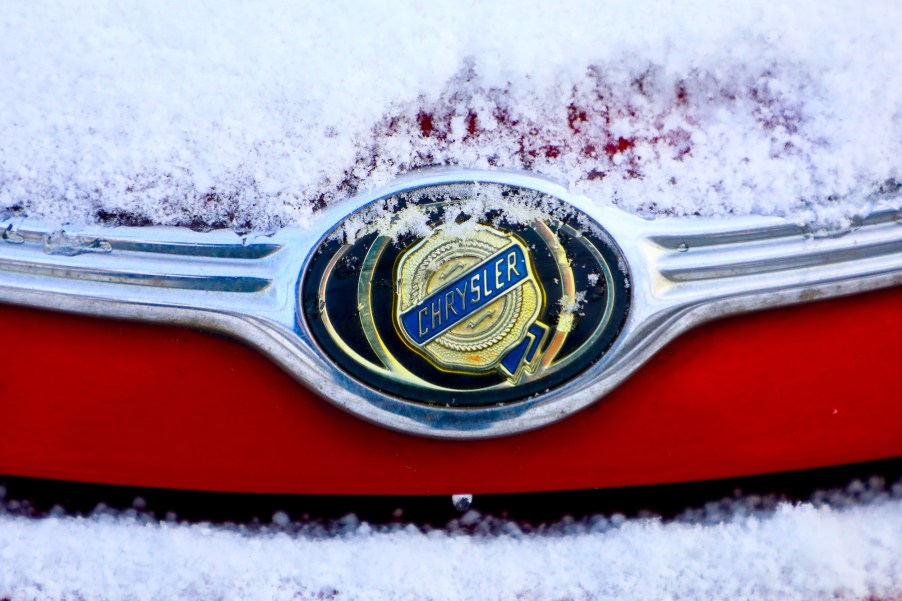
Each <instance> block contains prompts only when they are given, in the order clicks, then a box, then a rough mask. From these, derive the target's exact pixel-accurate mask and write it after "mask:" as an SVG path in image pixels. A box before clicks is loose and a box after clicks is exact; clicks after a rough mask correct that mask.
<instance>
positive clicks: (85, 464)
mask: <svg viewBox="0 0 902 601" xmlns="http://www.w3.org/2000/svg"><path fill="white" fill-rule="evenodd" d="M900 309H902V288H896V289H893V290H887V291H881V292H874V293H870V294H867V295H862V296H857V297H851V298H845V299H837V300H832V301H825V302H819V303H814V304H808V305H803V306H797V307H789V308H784V309H779V310H773V311H767V312H761V313H756V314H751V315H746V316H742V317H737V318H732V319H728V320H724V321H721V322H717V323H714V324H709V325H707V326H705V327H703V328H701V329H698V330H696V331H694V332H690V333H688V334H686V335H684V336H683V337H682V338H680V339H678V340H677V341H675V342H673V343H672V344H670V345H669V346H668V347H667V348H665V349H664V350H663V351H662V352H661V353H659V355H658V356H657V357H655V358H654V359H653V360H652V361H651V362H650V363H649V364H648V365H647V366H646V367H645V368H643V369H642V370H640V372H639V373H637V374H636V375H635V376H633V377H632V378H631V379H630V380H629V381H628V382H627V383H625V384H624V385H622V386H621V387H620V388H619V389H618V390H616V391H614V392H613V393H612V394H610V395H609V396H608V397H607V398H605V399H604V400H602V401H601V402H599V403H596V404H595V405H593V406H592V407H590V408H588V409H586V410H584V411H582V412H581V413H578V414H576V415H575V416H573V417H571V418H569V419H567V420H564V421H563V422H561V423H558V424H555V425H552V426H550V427H547V428H544V429H542V430H539V431H536V432H532V433H527V434H523V435H518V436H513V437H509V438H505V439H498V440H491V441H479V442H447V441H436V440H426V439H419V438H415V437H411V436H408V435H404V434H398V433H394V432H389V431H386V430H383V429H381V428H379V427H376V426H372V425H369V424H366V423H363V422H361V421H360V420H358V419H356V418H354V417H351V416H349V415H346V414H344V413H342V412H341V411H339V410H338V409H335V408H333V407H332V406H331V405H329V404H328V403H326V402H324V401H323V400H321V399H319V398H317V397H316V395H314V394H312V393H310V392H309V391H307V390H305V389H304V388H303V387H302V386H301V385H299V384H297V383H296V382H295V381H294V380H292V379H291V378H290V377H289V376H287V375H286V374H285V373H283V372H282V371H280V370H279V369H278V368H276V367H275V366H273V365H272V364H270V363H269V362H268V361H267V360H266V359H265V358H264V357H262V356H261V355H259V354H257V353H256V352H255V351H252V350H250V349H248V348H245V347H244V346H242V345H241V344H239V343H236V342H233V341H230V340H226V339H223V338H219V337H216V336H212V335H209V334H204V333H198V332H193V331H189V330H184V329H181V328H175V327H163V326H158V325H152V324H142V323H128V322H120V321H107V320H101V319H93V318H85V317H80V316H72V315H64V314H56V313H51V312H44V311H37V310H30V309H22V308H17V307H10V306H2V305H0V323H2V324H3V329H2V332H3V333H2V337H0V473H2V474H8V475H27V476H39V477H50V478H60V479H71V480H83V481H92V482H106V483H119V484H132V485H143V486H160V487H169V488H190V489H205V490H223V491H256V492H292V493H352V494H381V493H392V494H407V493H436V494H437V493H443V494H444V493H452V492H472V493H487V492H513V491H533V490H554V489H572V488H591V487H607V486H622V485H631V484H647V483H655V482H675V481H685V480H694V479H707V478H718V477H730V476H739V475H746V474H754V473H763V472H770V471H781V470H791V469H801V468H809V467H816V466H823V465H831V464H839V463H848V462H855V461H864V460H871V459H878V458H885V457H891V456H902V393H900V386H899V383H900V378H899V376H900V369H902V319H900V315H902V311H900Z"/></svg>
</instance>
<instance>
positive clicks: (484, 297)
mask: <svg viewBox="0 0 902 601" xmlns="http://www.w3.org/2000/svg"><path fill="white" fill-rule="evenodd" d="M528 276H529V272H528V271H527V269H526V255H525V254H524V253H523V249H522V248H521V247H520V246H519V245H516V244H514V245H511V246H509V247H507V248H505V249H504V250H502V251H500V252H498V253H495V254H494V255H492V256H491V257H489V258H488V259H486V260H485V261H483V262H481V263H479V265H477V266H476V267H475V268H474V269H471V270H470V271H468V272H467V273H465V274H463V275H462V276H460V277H459V278H457V279H456V280H453V281H452V282H451V283H450V284H448V285H446V286H443V287H442V288H440V289H439V290H436V291H435V292H433V293H432V294H430V295H429V296H427V297H426V298H425V299H424V300H423V301H422V302H421V303H419V304H417V305H415V306H414V307H412V308H411V309H409V310H407V311H406V312H405V313H403V314H402V315H401V320H400V321H401V325H402V327H403V328H404V331H405V332H406V333H407V335H408V336H410V339H411V340H412V341H413V342H415V343H416V344H420V345H422V344H425V343H426V342H428V341H430V340H431V339H433V338H435V337H436V336H438V335H439V334H441V333H443V332H445V331H447V330H448V329H450V328H453V327H454V326H456V325H457V324H458V323H460V322H461V321H463V320H464V319H466V318H467V317H469V316H470V315H473V314H474V313H476V312H477V311H479V310H480V309H482V308H483V307H485V306H486V305H488V304H489V303H492V302H494V301H496V300H498V299H499V298H501V297H502V296H504V295H505V294H507V293H508V292H510V291H511V290H513V289H514V288H516V287H517V285H519V284H520V283H522V282H523V281H525V280H526V279H527V277H528Z"/></svg>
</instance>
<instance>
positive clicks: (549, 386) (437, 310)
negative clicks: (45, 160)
mask: <svg viewBox="0 0 902 601" xmlns="http://www.w3.org/2000/svg"><path fill="white" fill-rule="evenodd" d="M900 217H902V213H900V212H899V210H898V207H891V206H889V205H888V206H887V207H886V208H885V209H884V210H881V211H878V212H876V213H874V214H872V215H870V216H869V217H867V218H865V219H862V220H859V222H857V223H855V224H853V227H851V228H849V229H848V230H847V231H844V232H836V233H834V234H832V235H816V234H812V233H811V232H809V231H808V230H806V229H805V228H802V227H799V226H797V225H794V224H792V223H789V222H787V221H785V220H781V219H777V218H763V217H754V218H731V219H692V220H683V219H658V220H645V219H641V218H638V217H635V216H632V215H629V214H626V213H623V212H621V211H619V210H616V209H613V208H602V207H599V206H597V205H595V204H593V203H591V202H588V201H586V200H585V199H582V198H579V197H575V196H573V195H571V194H569V193H568V192H567V191H566V190H565V189H563V188H562V187H560V186H558V185H556V184H554V183H551V182H549V181H546V180H544V179H540V178H537V177H532V176H529V175H525V174H518V173H500V172H472V171H448V170H436V171H430V172H424V173H418V174H416V175H414V176H412V177H410V178H408V179H405V180H402V181H400V182H398V183H396V184H395V185H394V186H393V187H392V188H390V189H389V190H386V191H385V192H383V193H382V194H379V195H377V196H372V197H368V198H358V199H355V200H352V201H350V202H349V203H346V204H344V205H341V206H336V207H334V208H332V209H330V210H327V211H324V212H323V213H321V214H319V216H318V220H317V221H316V222H315V223H314V225H313V226H311V227H310V228H307V229H302V228H286V229H283V230H280V231H278V232H276V233H273V234H259V235H250V236H244V237H242V236H239V235H238V234H235V233H233V232H225V231H218V232H209V233H197V232H191V231H187V230H183V229H178V228H161V227H151V228H126V227H120V228H102V227H97V228H94V229H86V230H78V231H76V230H71V231H70V230H68V229H67V230H66V231H52V230H49V229H46V228H42V227H40V226H39V225H35V224H32V223H28V222H27V221H24V222H22V221H7V222H3V223H0V300H2V301H6V302H12V303H19V304H26V305H32V306H40V307H47V308H53V309H62V310H67V311H75V312H81V313H90V314H96V315H104V316H119V317H125V318H136V319H148V320H160V321H167V322H174V323H181V324H185V325H190V326H196V327H200V328H205V329H210V330H217V331H222V332H225V333H228V334H230V335H232V336H234V337H237V338H239V339H242V340H244V341H246V342H247V343H249V344H251V345H253V346H255V347H257V348H258V349H259V350H261V351H262V352H264V353H265V354H267V355H268V356H269V357H271V358H272V359H273V360H274V361H276V362H277V363H278V364H279V365H281V366H282V367H283V368H284V369H286V370H287V371H288V372H290V373H291V374H293V375H294V376H295V377H296V378H297V379H298V380H300V381H301V382H303V383H304V384H306V385H307V386H308V387H310V388H311V389H313V390H315V391H317V392H319V393H320V394H321V395H322V396H323V397H324V398H325V399H327V400H329V401H330V402H332V403H335V404H337V405H339V406H340V407H342V408H344V409H346V410H348V411H350V412H351V413H354V414H356V415H358V416H360V417H363V418H365V419H367V420H370V421H373V422H376V423H378V424H382V425H384V426H387V427H390V428H394V429H397V430H401V431H405V432H411V433H416V434H422V435H427V436H437V437H445V438H480V437H490V436H498V435H504V434H511V433H515V432H520V431H524V430H529V429H532V428H536V427H539V426H542V425H544V424H548V423H551V422H554V421H556V420H559V419H561V418H563V417H565V416H567V415H569V414H571V413H573V412H575V411H577V410H579V409H581V408H583V407H585V406H587V405H589V404H591V403H593V402H595V401H597V400H598V399H600V398H601V397H602V396H604V394H605V393H606V392H608V391H609V390H611V389H612V388H613V387H614V386H616V385H617V384H618V383H620V382H621V381H623V380H624V379H625V378H626V377H628V376H629V375H630V374H631V373H633V372H634V371H635V370H636V369H638V368H639V367H640V366H641V365H642V364H643V363H644V362H645V361H646V360H647V359H648V358H649V357H650V356H651V355H652V354H653V353H654V352H655V351H657V350H658V349H659V348H661V347H662V346H663V345H664V344H665V343H666V342H667V341H668V340H670V339H672V338H674V337H675V336H677V335H678V334H679V333H680V332H682V331H684V330H686V329H687V328H689V327H691V326H693V325H695V324H698V323H700V322H703V321H707V320H710V319H713V318H716V317H719V316H722V315H726V314H730V313H736V312H741V311H748V310H753V309H757V308H762V307H768V306H775V305H780V304H787V303H793V302H799V301H804V300H810V299H815V298H822V297H829V296H837V295H843V294H851V293H855V292H859V291H864V290H870V289H876V288H881V287H887V286H894V285H898V284H900V283H902V225H900V221H902V218H900Z"/></svg>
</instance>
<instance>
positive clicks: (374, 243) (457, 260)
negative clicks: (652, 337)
mask: <svg viewBox="0 0 902 601" xmlns="http://www.w3.org/2000/svg"><path fill="white" fill-rule="evenodd" d="M472 191H473V188H472V187H471V186H463V187H462V186H460V185H459V184H458V185H448V184H437V185H425V186H418V187H416V188H414V189H412V190H407V191H403V192H400V193H397V194H394V195H391V196H388V197H385V198H381V199H379V200H378V201H376V202H374V203H373V204H371V205H368V207H370V208H372V209H374V210H373V213H374V214H375V215H376V216H377V217H381V218H382V219H384V216H385V215H386V214H387V212H388V211H391V212H392V213H393V214H394V217H392V220H393V221H399V220H402V219H410V215H409V214H408V215H404V213H405V212H408V213H410V212H413V213H417V212H419V213H420V214H421V216H422V217H423V219H424V222H423V225H424V226H425V229H426V230H427V231H428V233H426V234H425V235H418V234H415V233H409V232H408V233H400V234H396V235H395V236H392V235H391V234H390V233H387V232H385V231H384V228H380V227H379V226H378V225H374V226H373V228H372V231H368V232H367V233H366V234H365V235H360V231H359V230H357V231H355V235H356V239H354V240H348V236H347V235H346V234H343V233H342V226H343V223H344V222H340V223H339V224H337V225H336V227H335V228H334V229H333V230H331V231H330V232H329V233H327V234H326V236H325V237H324V239H323V240H322V241H321V243H320V245H319V246H318V248H317V250H316V251H314V254H313V257H312V258H311V260H310V262H309V263H308V264H307V265H306V266H305V268H304V274H305V275H304V278H303V279H302V284H301V286H300V293H299V294H300V297H301V299H302V302H301V304H300V306H301V307H303V308H304V310H303V315H302V316H301V318H302V319H303V320H304V321H305V325H306V327H307V328H308V330H309V331H310V333H311V335H312V338H313V339H314V340H315V341H316V342H317V344H318V346H319V348H320V349H321V350H322V352H323V353H324V355H325V356H327V357H328V358H329V359H330V360H331V361H333V362H335V363H336V364H337V365H338V366H339V367H340V368H341V369H343V370H344V371H345V372H346V373H347V374H348V375H349V376H350V377H352V378H355V379H356V380H357V381H358V382H359V383H361V384H364V385H368V386H370V387H372V388H374V389H376V390H378V391H380V392H384V393H387V394H389V395H391V396H392V397H394V398H397V399H398V400H399V402H398V406H397V409H396V410H397V411H398V412H402V411H408V410H409V409H410V407H406V406H405V405H406V404H410V403H416V404H419V405H421V406H424V407H425V408H427V409H428V408H436V409H438V410H439V411H446V410H447V409H461V408H468V409H471V410H474V409H481V408H487V407H490V408H495V409H497V408H500V407H502V406H504V405H510V404H516V403H518V402H522V401H523V400H524V399H528V398H529V397H531V396H534V395H536V394H538V393H541V392H543V391H545V390H547V389H551V388H554V387H556V386H558V385H560V384H561V383H563V382H566V381H567V380H569V379H571V378H573V377H575V376H577V375H578V374H579V373H581V372H582V371H584V370H585V369H587V368H588V367H589V366H590V365H592V364H593V363H595V362H596V361H598V360H599V359H601V358H602V357H603V356H604V353H605V351H607V349H608V348H610V346H611V344H613V342H614V340H615V339H616V337H617V334H618V333H619V332H620V330H621V329H622V327H623V325H624V323H625V321H626V318H627V315H628V310H629V302H630V293H629V287H628V286H629V284H628V282H629V276H628V274H627V273H626V262H625V261H624V259H623V255H622V254H621V252H620V250H619V249H618V248H617V247H616V245H615V244H614V243H613V241H612V240H611V238H610V236H609V235H608V234H607V232H605V231H604V229H603V228H602V227H601V226H600V225H599V224H597V223H596V222H594V220H592V219H591V218H589V217H588V216H587V215H584V214H582V213H580V212H579V211H578V210H576V209H575V208H573V207H570V206H567V205H563V204H561V203H560V201H558V200H557V199H555V198H553V197H550V196H548V195H547V194H542V193H540V192H537V191H535V190H530V189H526V188H523V187H518V186H510V185H506V184H492V183H489V184H486V183H483V184H482V187H481V188H479V193H480V194H482V195H484V196H486V195H488V196H494V197H496V198H502V199H504V201H505V202H507V203H517V204H519V205H520V206H521V207H522V206H537V205H538V206H554V205H556V206H555V209H556V211H555V213H556V214H555V215H553V216H552V215H550V214H547V213H545V212H543V211H536V212H533V213H531V214H527V215H526V216H521V220H520V221H519V222H514V221H512V220H511V218H510V217H509V216H507V215H505V213H504V211H499V210H495V209H489V210H483V209H482V206H483V203H477V211H478V212H479V213H480V214H478V215H475V214H468V213H467V212H466V209H465V208H464V207H462V205H466V204H467V203H468V202H469V201H472V194H471V193H472ZM549 203H550V204H549ZM364 209H366V207H365V208H364ZM462 209H464V210H462ZM449 214H450V215H449ZM360 215H361V213H360V212H359V211H358V212H355V213H353V214H352V216H351V218H357V217H358V216H360ZM449 217H450V222H449ZM377 221H378V219H377ZM470 414H471V415H473V412H472V411H471V412H470ZM471 419H472V418H471Z"/></svg>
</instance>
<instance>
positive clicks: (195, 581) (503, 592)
mask: <svg viewBox="0 0 902 601" xmlns="http://www.w3.org/2000/svg"><path fill="white" fill-rule="evenodd" d="M863 499H865V500H863ZM477 502H478V499H477ZM772 502H773V499H768V498H766V497H765V498H761V497H752V496H749V497H743V498H740V499H738V500H733V501H731V502H725V503H712V504H710V505H709V506H707V507H705V508H700V509H697V510H692V511H688V512H687V513H686V514H685V515H683V516H681V517H680V518H678V519H676V520H672V521H666V522H664V521H662V520H660V519H658V518H632V519H627V518H625V517H624V516H622V515H617V514H615V515H613V516H601V515H598V516H592V517H590V518H586V519H583V520H579V521H575V520H572V519H569V518H565V519H564V520H563V521H561V522H559V523H557V524H552V525H550V526H545V527H542V528H538V529H532V531H527V532H525V533H524V531H523V530H521V525H518V524H517V523H514V522H509V521H504V520H500V519H497V518H488V517H484V516H480V515H479V514H478V513H476V512H475V511H473V510H470V511H469V512H467V513H465V514H463V516H462V517H461V518H460V519H459V520H455V521H453V522H452V523H451V524H449V525H448V527H447V528H445V529H440V530H431V531H430V530H426V529H423V528H420V527H416V526H413V525H409V524H407V525H404V524H394V525H391V526H383V527H379V528H374V527H372V526H370V525H369V524H366V523H361V522H359V521H358V520H357V519H356V518H354V517H353V516H348V517H346V518H344V519H343V520H339V521H338V522H336V523H333V524H330V525H326V526H324V525H322V524H310V523H307V524H303V523H293V522H291V521H290V519H289V517H288V516H287V515H286V514H284V513H282V512H278V513H276V515H274V516H273V522H272V526H269V527H264V528H255V529H249V528H248V527H246V526H245V527H240V528H239V527H234V526H211V525H209V524H184V523H183V524H179V523H175V522H173V521H164V522H159V521H155V520H152V519H150V518H149V517H148V516H147V514H140V513H136V512H135V511H134V510H129V511H126V512H121V513H111V512H109V511H105V512H99V513H95V514H93V515H92V516H90V517H67V516H65V515H64V514H61V513H59V512H58V513H57V515H55V516H51V517H45V518H41V519H35V518H29V517H24V516H22V515H11V514H9V513H7V514H5V515H4V514H3V511H4V508H3V507H2V506H0V565H2V569H0V598H4V597H8V598H10V599H13V600H18V599H95V600H103V599H176V598H179V599H182V598H184V599H267V600H269V599H336V600H350V599H410V600H413V599H443V600H451V601H453V600H457V599H486V600H490V599H499V600H500V599H521V600H533V599H598V600H604V599H611V600H618V601H629V600H632V599H636V600H648V599H655V600H668V599H692V600H694V599H705V600H709V601H714V600H719V599H724V600H729V601H735V600H737V599H755V600H768V599H775V600H780V601H793V600H799V601H817V600H820V599H829V600H831V601H837V600H843V599H857V600H864V599H890V598H896V597H898V596H899V595H902V485H899V484H897V485H895V486H894V488H893V493H887V492H886V491H884V490H882V483H881V482H880V481H879V479H878V480H877V481H876V484H874V483H871V485H870V486H869V485H868V484H866V483H862V482H860V481H856V482H853V483H852V485H851V486H850V487H849V489H848V490H847V491H845V492H836V491H834V492H832V493H819V494H816V495H815V497H814V498H813V500H812V502H808V503H804V504H797V505H791V504H788V503H782V504H779V505H776V504H774V505H775V506H774V507H768V505H771V504H772ZM9 505H10V504H9V503H7V507H9Z"/></svg>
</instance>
